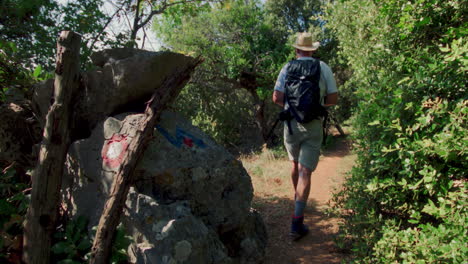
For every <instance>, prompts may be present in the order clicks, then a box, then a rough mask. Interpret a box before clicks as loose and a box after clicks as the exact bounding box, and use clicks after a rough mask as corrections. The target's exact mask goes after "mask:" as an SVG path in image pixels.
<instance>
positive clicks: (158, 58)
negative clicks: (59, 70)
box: [33, 48, 193, 139]
mask: <svg viewBox="0 0 468 264" xmlns="http://www.w3.org/2000/svg"><path fill="white" fill-rule="evenodd" d="M92 58H93V62H94V63H95V65H96V66H97V69H96V70H93V71H90V72H86V73H82V75H81V81H80V89H79V92H78V94H77V95H76V100H75V111H74V115H75V118H74V122H73V124H72V128H73V131H74V132H73V133H72V138H74V139H78V138H86V137H88V136H89V135H90V133H91V131H92V129H93V128H94V127H95V126H96V124H97V123H98V122H100V121H102V120H104V119H105V118H106V117H107V116H110V115H114V114H116V113H123V112H125V111H135V110H137V111H138V110H142V109H143V108H142V107H143V106H144V102H145V101H147V100H148V99H149V98H150V97H151V94H152V93H153V91H154V90H155V88H156V87H159V86H160V85H161V83H162V82H163V80H164V79H165V78H167V77H168V76H169V75H170V74H171V73H172V72H174V71H175V70H176V69H178V68H182V67H183V66H185V65H187V64H189V63H191V62H193V58H192V57H188V56H184V55H182V54H178V53H173V52H150V51H144V50H136V49H129V48H116V49H111V50H104V51H101V52H97V53H95V54H93V56H92ZM52 94H53V80H48V81H45V82H43V83H40V84H38V85H37V86H36V87H35V89H34V94H33V107H34V109H35V112H36V113H37V114H38V117H39V120H40V121H41V123H43V122H44V120H45V116H46V115H47V111H48V109H49V106H50V105H51V102H50V100H51V98H52Z"/></svg>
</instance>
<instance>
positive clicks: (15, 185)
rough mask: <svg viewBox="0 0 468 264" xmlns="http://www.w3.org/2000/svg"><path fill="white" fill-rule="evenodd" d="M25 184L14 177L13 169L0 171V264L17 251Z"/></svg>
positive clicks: (25, 207) (24, 201)
mask: <svg viewBox="0 0 468 264" xmlns="http://www.w3.org/2000/svg"><path fill="white" fill-rule="evenodd" d="M26 188H27V184H25V183H24V181H21V180H20V179H18V177H17V176H16V172H15V170H14V169H13V168H11V167H10V168H7V169H5V170H4V171H3V172H1V171H0V262H2V263H6V262H7V261H8V258H9V256H10V255H11V254H12V252H14V251H18V250H19V246H20V245H19V243H18V241H19V239H20V237H21V235H22V232H23V228H22V223H23V221H24V215H25V214H26V210H27V206H28V203H29V201H28V198H27V197H26V195H25V193H24V192H23V191H24V190H25V189H26Z"/></svg>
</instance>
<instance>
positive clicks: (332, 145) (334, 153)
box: [321, 135, 352, 158]
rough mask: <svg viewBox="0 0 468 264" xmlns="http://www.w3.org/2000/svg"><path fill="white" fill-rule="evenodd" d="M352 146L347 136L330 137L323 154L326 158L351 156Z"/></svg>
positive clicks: (323, 148)
mask: <svg viewBox="0 0 468 264" xmlns="http://www.w3.org/2000/svg"><path fill="white" fill-rule="evenodd" d="M351 145H352V143H351V142H350V140H349V139H348V137H347V136H339V135H329V136H328V138H327V144H326V145H325V146H324V147H322V153H321V154H322V155H323V156H325V157H339V158H342V157H345V156H347V155H349V154H350V151H351Z"/></svg>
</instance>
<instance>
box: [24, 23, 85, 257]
mask: <svg viewBox="0 0 468 264" xmlns="http://www.w3.org/2000/svg"><path fill="white" fill-rule="evenodd" d="M80 42H81V36H80V35H78V34H76V33H74V32H71V31H62V32H61V34H60V37H59V38H58V41H57V61H56V63H57V65H56V69H55V83H54V87H55V90H54V103H53V105H52V106H51V108H50V110H49V112H48V113H47V117H46V125H45V127H44V134H43V139H42V143H41V149H40V152H39V162H38V164H37V166H36V168H35V169H34V173H33V176H32V194H31V203H30V206H29V209H28V213H27V215H26V221H25V225H24V251H23V261H24V262H26V263H28V264H32V263H35V264H36V263H37V264H39V263H43V264H49V263H50V247H51V237H52V233H53V232H54V231H55V225H56V221H57V215H58V208H59V204H60V187H61V185H62V174H63V167H64V164H65V158H66V155H67V152H68V147H69V146H70V136H69V124H70V120H71V118H72V117H71V116H72V112H73V105H72V98H73V97H72V96H73V94H74V92H75V90H76V89H78V81H79V70H80V63H79V61H80V56H79V55H80Z"/></svg>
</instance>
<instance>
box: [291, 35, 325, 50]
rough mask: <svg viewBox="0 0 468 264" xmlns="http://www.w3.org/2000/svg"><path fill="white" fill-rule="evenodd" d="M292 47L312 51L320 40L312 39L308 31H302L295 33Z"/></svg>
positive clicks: (316, 47)
mask: <svg viewBox="0 0 468 264" xmlns="http://www.w3.org/2000/svg"><path fill="white" fill-rule="evenodd" d="M293 47H295V48H296V49H300V50H305V51H314V50H317V49H318V48H319V47H320V42H318V41H317V42H313V41H312V34H310V33H309V32H302V33H299V34H298V35H297V39H296V43H295V44H293Z"/></svg>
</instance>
